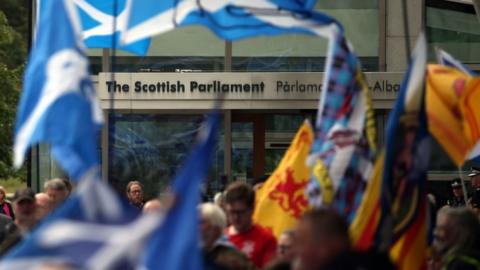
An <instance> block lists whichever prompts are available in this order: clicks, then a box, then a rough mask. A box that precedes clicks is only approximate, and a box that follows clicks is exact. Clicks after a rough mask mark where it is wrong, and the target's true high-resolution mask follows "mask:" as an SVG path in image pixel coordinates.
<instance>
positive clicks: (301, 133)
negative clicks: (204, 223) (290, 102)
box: [253, 121, 313, 238]
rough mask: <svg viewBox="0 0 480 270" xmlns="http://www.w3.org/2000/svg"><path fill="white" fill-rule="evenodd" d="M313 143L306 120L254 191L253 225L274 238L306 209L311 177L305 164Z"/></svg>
mask: <svg viewBox="0 0 480 270" xmlns="http://www.w3.org/2000/svg"><path fill="white" fill-rule="evenodd" d="M312 143H313V130H312V127H311V125H310V123H309V122H308V121H305V122H304V123H303V125H302V126H301V127H300V129H299V130H298V132H297V134H296V135H295V138H294V139H293V141H292V143H291V144H290V147H289V148H288V150H287V152H286V153H285V155H284V156H283V159H282V161H281V162H280V164H279V165H278V167H277V169H275V171H274V172H273V174H272V176H270V178H268V180H267V181H266V182H265V184H264V185H263V186H262V187H261V188H260V189H259V190H258V191H257V194H256V198H257V200H256V207H255V212H254V214H253V219H254V221H255V223H257V224H259V225H261V226H263V227H265V228H266V229H270V230H271V231H272V233H273V234H274V235H275V237H277V238H278V237H279V236H280V234H281V233H282V232H283V231H284V230H287V229H291V228H292V227H293V226H295V224H296V223H297V220H298V219H299V218H300V217H301V216H302V214H303V213H304V212H305V211H306V210H307V209H308V199H307V197H306V195H305V187H306V185H307V183H308V181H309V178H310V170H309V168H308V167H307V165H306V160H307V157H308V154H309V153H310V148H311V147H312Z"/></svg>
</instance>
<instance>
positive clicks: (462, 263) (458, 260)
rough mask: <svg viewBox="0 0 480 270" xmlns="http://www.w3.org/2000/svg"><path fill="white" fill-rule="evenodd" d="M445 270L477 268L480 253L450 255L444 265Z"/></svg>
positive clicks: (473, 269) (472, 269)
mask: <svg viewBox="0 0 480 270" xmlns="http://www.w3.org/2000/svg"><path fill="white" fill-rule="evenodd" d="M445 269H447V270H479V269H480V253H478V252H477V253H475V254H466V255H456V256H453V257H451V258H450V259H449V260H448V261H447V263H446V266H445Z"/></svg>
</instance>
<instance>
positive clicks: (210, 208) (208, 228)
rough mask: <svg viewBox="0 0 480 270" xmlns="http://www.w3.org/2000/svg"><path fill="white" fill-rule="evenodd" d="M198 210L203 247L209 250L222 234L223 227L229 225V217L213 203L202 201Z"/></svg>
mask: <svg viewBox="0 0 480 270" xmlns="http://www.w3.org/2000/svg"><path fill="white" fill-rule="evenodd" d="M198 210H199V212H200V234H201V237H202V244H203V248H204V249H206V250H209V249H211V248H212V247H213V244H214V243H215V242H216V241H217V240H218V239H219V238H220V237H221V236H222V233H223V229H225V227H226V226H227V217H226V216H225V213H224V212H223V210H222V209H221V208H220V207H219V206H218V205H215V204H213V203H202V204H200V205H199V206H198Z"/></svg>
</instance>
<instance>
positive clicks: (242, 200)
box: [0, 168, 480, 270]
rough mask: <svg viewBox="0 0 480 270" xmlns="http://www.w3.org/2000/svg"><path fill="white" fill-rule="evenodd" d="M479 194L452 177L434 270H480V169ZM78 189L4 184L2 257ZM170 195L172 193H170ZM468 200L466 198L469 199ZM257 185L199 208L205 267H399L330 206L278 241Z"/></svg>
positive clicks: (237, 188)
mask: <svg viewBox="0 0 480 270" xmlns="http://www.w3.org/2000/svg"><path fill="white" fill-rule="evenodd" d="M470 177H471V180H472V181H471V183H472V188H473V193H472V194H469V196H464V194H465V193H464V191H463V188H462V186H463V185H462V183H461V182H460V180H458V179H455V180H454V181H453V182H452V183H451V187H452V198H451V199H450V200H449V201H448V203H447V205H445V206H443V207H441V208H440V209H439V210H438V213H437V214H436V221H435V223H436V224H435V226H434V230H433V236H434V238H433V239H434V240H433V243H432V245H431V248H430V249H429V250H426V251H425V252H428V253H429V254H430V256H429V261H428V262H426V265H428V268H429V269H431V270H437V269H438V270H440V269H447V270H456V269H462V270H463V269H465V270H469V269H480V219H479V214H480V212H479V207H478V206H479V205H480V204H479V201H478V197H477V196H478V194H479V192H480V170H478V168H474V170H472V173H471V174H470ZM125 191H126V198H127V199H128V201H129V203H130V204H131V205H132V206H133V207H135V208H137V209H139V210H141V211H143V212H144V213H151V212H166V211H168V208H169V207H170V206H169V201H168V200H167V199H165V198H162V199H160V198H155V199H152V200H148V201H145V200H144V186H143V184H142V183H141V182H140V181H131V182H129V183H128V184H127V186H126V190H125ZM71 192H72V185H71V184H70V182H68V181H66V180H63V179H59V178H56V179H52V180H49V181H47V182H46V183H45V184H44V190H43V192H42V193H37V194H35V192H34V191H33V190H32V189H30V188H23V189H19V190H17V191H16V192H15V193H14V195H13V198H12V200H11V201H12V202H11V203H10V202H9V201H8V200H7V199H6V197H7V194H6V192H5V189H3V188H2V187H0V255H4V254H5V253H6V252H7V251H8V250H10V249H11V248H12V247H13V246H15V245H16V244H17V243H18V242H19V241H20V240H21V239H22V238H23V237H24V236H25V235H27V234H28V233H30V232H31V230H32V229H33V228H34V227H35V226H37V225H38V224H39V223H40V222H42V219H43V218H44V217H45V216H46V215H48V214H49V213H50V212H51V211H53V210H54V209H55V208H57V207H58V206H59V205H60V204H62V202H63V201H65V200H66V198H67V197H68V196H69V194H70V193H71ZM167 197H168V196H167ZM465 199H467V202H466V203H465ZM255 202H256V200H255V188H253V187H252V186H251V185H249V184H248V183H246V182H244V181H236V182H233V183H231V184H230V185H229V186H227V188H226V189H225V191H223V192H221V193H219V194H217V195H216V196H215V199H214V201H213V202H203V203H201V204H200V205H199V206H198V211H199V216H200V222H199V226H198V227H199V231H200V236H201V240H200V242H201V246H202V249H203V252H204V258H205V260H204V261H205V268H206V269H270V270H283V269H295V270H310V269H365V270H367V269H395V265H394V263H393V262H392V261H391V260H390V258H389V256H388V253H382V252H378V251H373V250H372V251H357V250H355V249H354V248H353V247H352V243H351V240H350V236H349V228H348V224H347V222H346V221H345V220H344V219H343V218H342V217H341V216H340V215H338V214H337V213H336V212H335V211H334V210H332V209H328V208H320V209H312V210H309V211H307V212H306V213H305V214H304V215H303V216H302V217H301V218H300V219H299V221H298V224H297V226H296V227H294V228H290V229H289V230H286V231H284V232H283V233H282V234H281V235H280V236H279V237H278V239H277V238H276V237H275V236H274V235H273V234H272V232H271V231H270V230H268V229H267V228H263V227H261V226H260V225H258V224H256V223H255V222H254V221H253V218H252V216H253V212H254V209H255Z"/></svg>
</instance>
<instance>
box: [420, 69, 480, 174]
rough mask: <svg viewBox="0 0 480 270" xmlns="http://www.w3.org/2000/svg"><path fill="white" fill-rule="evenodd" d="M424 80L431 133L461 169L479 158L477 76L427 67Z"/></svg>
mask: <svg viewBox="0 0 480 270" xmlns="http://www.w3.org/2000/svg"><path fill="white" fill-rule="evenodd" d="M427 78H428V80H427V98H426V100H427V115H428V123H429V130H430V133H432V134H433V136H434V137H435V138H436V139H437V140H438V142H439V143H440V144H441V145H442V146H443V148H444V149H445V151H446V152H447V153H448V155H449V156H450V157H451V158H452V160H453V161H454V162H455V164H456V165H458V166H461V165H463V163H464V162H465V161H466V160H468V159H471V158H475V157H477V156H479V155H480V106H479V103H480V77H472V76H470V75H468V74H466V73H463V72H461V71H460V70H458V69H456V68H450V67H446V66H441V65H429V66H428V77H427Z"/></svg>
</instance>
